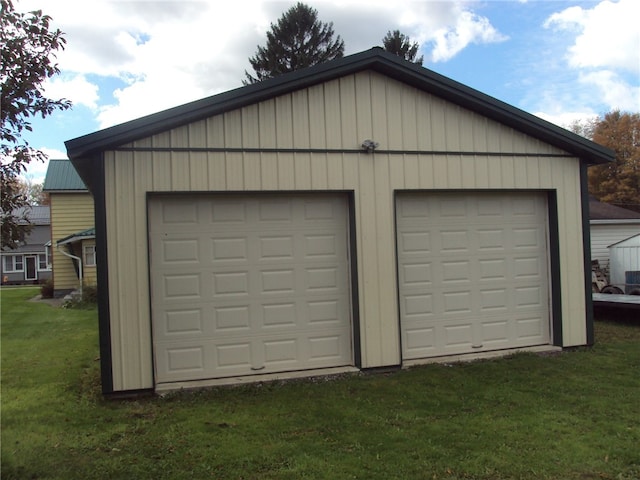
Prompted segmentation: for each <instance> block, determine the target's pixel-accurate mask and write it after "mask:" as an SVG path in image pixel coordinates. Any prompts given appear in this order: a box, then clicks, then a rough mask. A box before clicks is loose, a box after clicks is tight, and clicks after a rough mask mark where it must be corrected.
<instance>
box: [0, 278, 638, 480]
mask: <svg viewBox="0 0 640 480" xmlns="http://www.w3.org/2000/svg"><path fill="white" fill-rule="evenodd" d="M37 293H38V291H37V289H34V288H10V289H2V292H1V295H2V298H1V301H2V312H1V313H2V316H1V321H2V372H1V373H2V425H1V427H2V465H1V466H2V478H3V479H7V480H8V479H27V478H28V479H45V478H46V479H64V480H69V479H87V478H91V479H114V478H126V479H146V478H148V479H182V478H195V479H205V478H211V479H300V478H307V479H316V478H326V479H342V478H362V479H392V478H397V479H414V478H415V479H418V478H419V479H534V478H535V479H540V478H552V479H619V480H626V479H636V478H639V477H640V448H639V447H638V445H640V322H635V324H634V323H633V322H626V323H616V322H613V321H610V319H609V321H602V320H604V319H601V320H599V321H597V322H596V345H595V346H594V347H593V348H579V349H575V350H569V351H565V352H563V353H561V354H555V355H546V356H544V355H534V354H518V355H514V356H511V357H508V358H505V359H501V360H490V361H481V362H473V363H466V364H447V365H430V366H425V367H420V368H413V369H409V370H403V371H397V372H393V373H377V374H360V375H349V376H343V377H339V378H329V379H326V378H324V379H315V380H305V381H295V382H289V383H286V384H282V383H271V384H254V385H249V386H241V387H224V388H214V389H209V390H206V391H197V392H183V393H176V394H172V395H168V396H166V397H161V398H160V397H149V398H139V399H136V400H118V401H114V400H104V399H103V398H102V396H101V394H100V386H99V361H98V346H97V343H98V339H97V320H96V317H97V313H96V310H95V309H93V310H77V309H71V310H70V309H62V308H54V307H51V306H49V305H47V304H44V303H36V302H30V301H28V300H29V299H30V298H32V297H34V296H35V295H36V294H37Z"/></svg>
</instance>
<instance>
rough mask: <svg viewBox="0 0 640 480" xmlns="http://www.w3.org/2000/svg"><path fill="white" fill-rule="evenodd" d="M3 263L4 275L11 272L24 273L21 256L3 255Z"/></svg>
mask: <svg viewBox="0 0 640 480" xmlns="http://www.w3.org/2000/svg"><path fill="white" fill-rule="evenodd" d="M2 260H3V262H4V265H3V267H4V271H5V272H6V273H11V272H24V260H23V258H22V255H5V256H4V257H2Z"/></svg>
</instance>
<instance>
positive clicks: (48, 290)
mask: <svg viewBox="0 0 640 480" xmlns="http://www.w3.org/2000/svg"><path fill="white" fill-rule="evenodd" d="M40 295H41V296H42V298H53V280H51V279H49V280H47V281H46V282H44V283H43V284H42V286H41V287H40Z"/></svg>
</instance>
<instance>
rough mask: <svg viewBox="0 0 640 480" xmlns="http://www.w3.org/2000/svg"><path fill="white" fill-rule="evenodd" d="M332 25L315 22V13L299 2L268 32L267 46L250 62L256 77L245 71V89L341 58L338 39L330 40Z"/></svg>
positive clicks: (316, 13)
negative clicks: (254, 84) (248, 86)
mask: <svg viewBox="0 0 640 480" xmlns="http://www.w3.org/2000/svg"><path fill="white" fill-rule="evenodd" d="M333 35H334V32H333V22H329V23H324V22H321V21H319V20H318V12H317V10H315V9H313V8H311V7H308V6H307V5H305V4H303V3H300V2H298V3H297V4H296V5H294V6H293V7H291V8H290V9H289V10H287V11H286V12H285V13H284V14H283V15H282V17H280V19H279V20H278V22H277V23H275V24H273V23H272V24H271V30H270V31H268V32H267V44H266V46H264V47H261V46H258V51H257V52H256V54H255V55H254V56H253V57H250V58H249V63H250V64H251V66H252V67H253V70H254V71H255V77H254V76H252V75H251V74H250V73H248V72H247V71H246V70H245V72H244V73H245V76H246V80H244V81H243V83H244V84H245V85H248V84H251V83H256V82H260V81H262V80H266V79H268V78H273V77H277V76H279V75H282V74H283V73H287V72H292V71H294V70H298V69H300V68H305V67H311V66H313V65H316V64H318V63H323V62H327V61H329V60H333V59H334V58H342V56H343V55H344V42H343V41H342V39H341V38H340V35H338V36H337V37H336V39H335V40H334V39H333Z"/></svg>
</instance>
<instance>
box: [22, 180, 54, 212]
mask: <svg viewBox="0 0 640 480" xmlns="http://www.w3.org/2000/svg"><path fill="white" fill-rule="evenodd" d="M17 184H18V185H17V186H18V190H19V191H20V193H21V194H22V195H24V196H25V197H27V203H28V204H29V205H49V204H50V198H49V194H48V193H47V192H44V191H42V187H43V185H42V183H34V182H33V180H32V179H31V178H30V177H25V178H18V179H17Z"/></svg>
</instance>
